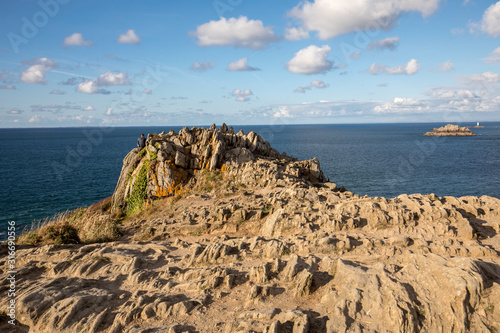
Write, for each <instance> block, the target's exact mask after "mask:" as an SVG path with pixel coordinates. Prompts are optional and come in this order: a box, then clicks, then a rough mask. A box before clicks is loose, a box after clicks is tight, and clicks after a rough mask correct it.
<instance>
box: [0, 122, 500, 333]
mask: <svg viewBox="0 0 500 333" xmlns="http://www.w3.org/2000/svg"><path fill="white" fill-rule="evenodd" d="M186 131H187V132H189V134H192V135H193V138H192V139H190V142H188V141H186V140H184V142H182V141H180V140H181V139H182V136H183V134H181V133H179V135H178V134H176V133H170V135H167V134H164V135H163V136H161V135H160V136H150V138H149V139H148V143H149V145H148V148H147V149H148V150H146V152H143V153H141V152H139V151H132V152H131V153H130V154H129V155H128V156H127V158H125V160H124V169H123V171H122V176H121V177H120V181H119V183H118V186H117V189H116V191H115V195H114V196H113V201H112V203H110V204H106V203H102V204H101V205H94V206H93V207H91V208H89V209H88V210H86V211H85V212H83V216H82V217H85V216H90V215H92V216H95V215H96V214H97V215H98V216H99V219H100V220H101V221H103V223H104V222H106V221H116V220H117V219H118V220H119V221H121V222H120V229H121V236H120V237H117V238H116V239H115V240H114V241H108V242H101V243H91V244H51V245H39V246H28V245H23V246H20V247H19V248H18V251H17V257H18V262H17V266H18V274H17V286H18V291H19V292H18V295H17V296H16V297H17V315H16V319H17V320H18V321H19V325H18V326H16V329H17V330H18V331H20V332H28V331H29V332H134V333H135V332H137V333H138V332H143V333H146V332H169V333H175V332H280V333H281V332H500V305H499V304H500V260H499V253H500V235H499V233H500V200H499V199H496V198H492V197H487V196H483V197H480V198H478V197H462V198H454V197H437V196H435V195H432V194H430V195H421V194H413V195H401V196H398V197H396V198H393V199H386V198H378V197H375V198H371V197H366V196H365V197H361V196H359V195H356V194H353V193H351V192H349V191H346V190H345V189H344V188H338V187H337V186H336V185H335V184H333V183H331V182H328V181H326V179H324V176H323V174H322V172H321V170H320V168H319V162H318V161H317V160H310V161H296V160H294V159H293V158H290V157H288V156H286V155H280V154H278V153H277V152H276V151H274V150H273V149H272V148H271V147H269V146H268V145H266V143H265V142H263V141H262V139H260V137H258V136H256V135H254V134H251V133H249V134H248V135H245V134H243V133H239V134H238V135H236V134H234V133H232V131H231V129H227V128H224V126H223V127H222V131H221V129H219V130H215V129H214V128H213V129H209V130H200V131H198V129H195V130H193V129H192V130H187V129H186V130H184V132H186ZM193 132H194V134H193ZM207 132H210V136H209V135H208V134H206V133H207ZM205 135H206V136H207V140H206V142H205V143H203V137H204V136H205ZM184 136H185V134H184ZM237 136H239V138H240V139H233V138H234V137H237ZM249 137H250V138H251V140H249ZM176 139H179V142H178V144H177V145H173V144H171V142H173V141H175V140H176ZM238 140H239V141H238ZM221 142H222V143H221ZM157 143H158V144H157ZM193 145H197V146H199V147H208V146H210V147H213V146H215V149H212V148H210V149H211V153H210V154H206V155H202V156H203V157H202V158H200V157H199V156H200V155H198V154H197V153H196V152H197V151H198V150H196V149H195V150H193V149H192V147H193ZM155 146H156V151H155V150H154V149H152V147H155ZM167 146H169V147H170V148H169V147H167ZM217 146H219V147H221V148H220V149H219V150H217ZM259 147H260V148H259ZM207 149H208V148H205V149H203V148H200V150H202V151H206V150H207ZM238 149H239V150H238ZM167 150H168V151H169V153H166V151H167ZM180 150H181V151H183V153H182V154H183V155H184V158H182V157H179V158H176V157H175V156H178V153H177V152H178V151H180ZM193 151H194V153H193ZM141 154H142V156H140V155H141ZM160 156H161V157H160ZM172 156H173V158H172ZM213 156H217V157H216V158H213ZM196 159H197V162H191V161H196ZM155 160H156V162H155ZM212 161H214V162H213V163H212ZM180 163H182V164H183V166H180V165H179V164H180ZM207 163H208V164H207ZM145 164H146V165H147V168H146V171H147V177H146V178H144V176H143V174H144V171H143V173H142V176H141V170H144V169H143V168H142V165H145ZM160 173H162V174H163V175H160ZM141 177H143V180H144V179H145V180H146V181H145V182H143V181H141ZM159 179H162V180H161V181H160V182H159ZM134 184H142V185H140V186H141V187H140V188H139V185H137V186H134ZM141 188H142V189H143V190H141ZM169 192H170V193H169ZM138 193H139V194H141V193H143V194H144V193H145V194H144V196H143V197H141V196H139V197H140V198H143V199H144V205H143V206H140V205H139V206H137V201H134V200H132V199H130V198H137V196H138ZM131 206H132V208H133V209H132V208H131ZM137 207H139V208H137ZM2 251H4V248H2ZM4 252H5V251H4ZM3 254H5V253H3ZM2 258H3V259H2V262H0V264H1V265H0V267H3V273H2V276H1V278H2V280H4V281H5V278H6V274H7V273H6V269H5V268H4V267H6V265H5V261H6V258H5V256H4V255H3V256H2ZM0 293H1V295H2V299H6V296H4V294H6V286H5V285H2V286H1V289H0ZM5 322H6V320H3V321H2V325H3V326H0V330H2V332H3V331H6V332H7V331H8V330H9V329H12V327H11V326H8V324H5Z"/></svg>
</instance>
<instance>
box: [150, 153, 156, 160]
mask: <svg viewBox="0 0 500 333" xmlns="http://www.w3.org/2000/svg"><path fill="white" fill-rule="evenodd" d="M149 158H150V159H151V160H156V159H157V158H158V153H157V152H156V151H150V152H149Z"/></svg>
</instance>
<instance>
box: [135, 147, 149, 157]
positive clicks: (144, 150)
mask: <svg viewBox="0 0 500 333" xmlns="http://www.w3.org/2000/svg"><path fill="white" fill-rule="evenodd" d="M147 151H148V150H147V148H143V149H142V150H141V151H140V152H139V154H138V155H137V156H139V157H144V155H146V152H147Z"/></svg>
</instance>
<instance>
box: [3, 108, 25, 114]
mask: <svg viewBox="0 0 500 333" xmlns="http://www.w3.org/2000/svg"><path fill="white" fill-rule="evenodd" d="M6 112H7V114H21V113H23V112H24V111H23V110H20V109H10V110H9V111H6Z"/></svg>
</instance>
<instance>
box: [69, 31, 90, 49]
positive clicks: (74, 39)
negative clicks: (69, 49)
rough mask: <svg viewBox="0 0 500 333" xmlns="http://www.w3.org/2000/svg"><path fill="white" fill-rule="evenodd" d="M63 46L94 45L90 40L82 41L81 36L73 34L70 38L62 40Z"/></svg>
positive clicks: (76, 33)
mask: <svg viewBox="0 0 500 333" xmlns="http://www.w3.org/2000/svg"><path fill="white" fill-rule="evenodd" d="M63 44H64V45H66V46H92V45H93V44H94V43H93V42H92V41H91V40H85V39H83V35H82V34H81V33H79V32H75V33H74V34H72V35H71V36H68V37H66V38H64V42H63Z"/></svg>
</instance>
